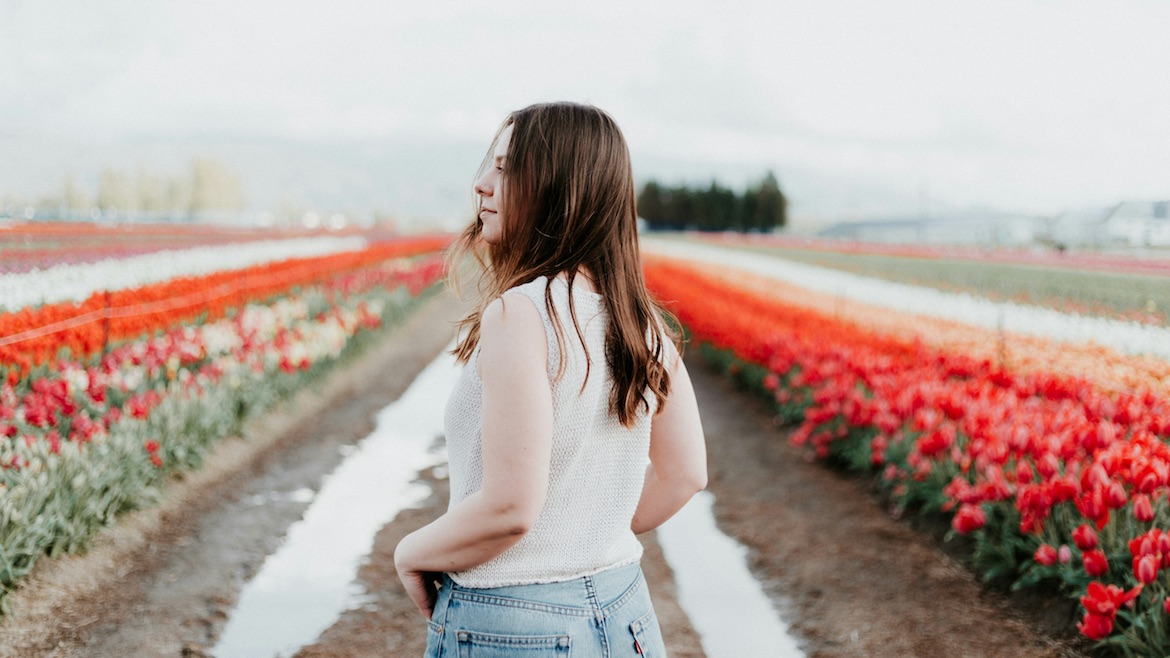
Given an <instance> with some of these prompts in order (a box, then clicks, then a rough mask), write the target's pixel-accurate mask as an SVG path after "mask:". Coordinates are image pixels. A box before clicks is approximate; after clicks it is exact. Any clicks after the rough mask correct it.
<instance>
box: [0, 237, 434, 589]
mask: <svg viewBox="0 0 1170 658" xmlns="http://www.w3.org/2000/svg"><path fill="white" fill-rule="evenodd" d="M416 247H420V248H419V249H416V250H415V251H423V250H424V249H422V248H421V247H422V245H416ZM427 250H429V249H427ZM442 269H443V263H442V259H441V257H438V256H430V257H424V258H422V259H421V260H420V259H419V258H415V259H413V260H411V259H406V258H398V259H394V260H387V259H385V258H383V259H382V260H381V262H374V263H368V264H367V265H366V266H365V267H362V268H357V269H355V268H347V269H346V270H344V271H341V272H339V273H334V274H332V275H331V276H328V277H324V278H322V277H321V276H319V275H318V277H317V280H318V282H317V283H315V284H313V285H304V286H300V287H298V288H296V289H292V288H290V286H287V285H286V287H285V289H284V291H283V292H284V294H282V295H280V296H276V297H274V296H273V295H274V294H276V293H275V292H274V291H272V290H269V291H267V293H266V297H267V298H268V301H267V303H246V304H243V305H240V306H238V307H236V308H235V309H232V312H231V313H228V314H226V315H224V314H220V315H218V316H215V317H212V316H205V317H202V318H200V319H198V320H197V321H194V322H187V323H183V324H175V323H173V322H167V323H162V324H160V325H158V330H157V331H155V330H154V329H155V328H151V330H150V331H147V332H146V333H144V334H140V335H139V336H138V337H135V338H133V339H130V340H126V341H123V342H120V343H119V344H117V345H115V346H113V347H112V348H111V349H109V350H107V352H106V353H105V354H103V355H100V356H99V355H95V356H94V357H93V358H59V359H57V360H56V361H55V362H54V363H53V365H52V367H51V368H46V369H44V370H39V371H38V372H37V373H36V374H35V376H33V377H29V378H24V379H21V380H19V381H18V382H16V383H15V384H14V383H4V384H0V604H2V602H3V594H4V593H6V592H7V591H10V590H11V589H12V588H13V587H14V586H15V584H16V583H17V582H18V581H19V579H20V578H21V577H22V576H24V575H25V574H27V573H28V572H29V570H31V568H32V567H33V565H34V563H35V562H36V560H37V559H38V558H39V557H40V556H42V555H44V554H46V553H47V554H49V555H56V554H60V553H65V552H72V551H75V550H77V549H78V548H79V547H81V546H83V545H84V544H85V542H86V541H87V539H88V538H89V537H91V536H92V534H93V532H94V531H95V530H96V529H97V528H99V527H100V526H102V525H105V524H108V523H110V522H111V521H112V520H113V519H114V518H115V517H116V516H117V515H118V514H119V513H121V512H123V511H125V510H129V509H135V508H139V507H142V506H146V505H150V504H151V503H153V502H154V501H156V500H157V499H158V497H159V495H160V491H161V489H160V487H161V485H162V484H163V483H164V481H165V479H166V477H167V476H169V475H170V474H172V473H175V472H177V471H181V470H186V469H190V468H194V467H197V466H198V465H199V463H200V462H201V460H202V459H203V458H204V456H205V455H206V454H207V453H208V452H209V450H210V449H211V447H212V446H213V445H214V444H215V442H216V441H218V440H219V439H222V438H223V437H225V436H229V435H231V434H233V433H236V432H238V431H239V430H240V428H241V426H242V423H243V422H244V420H246V419H247V418H248V417H250V416H252V415H253V414H254V413H256V412H257V411H260V410H262V409H265V408H267V407H269V406H270V405H271V404H272V403H273V402H274V401H276V400H279V399H281V398H282V397H284V396H286V395H287V394H288V393H289V392H291V391H292V390H295V389H296V388H298V387H300V386H302V385H303V384H304V383H305V382H306V381H308V380H310V379H312V378H314V377H317V376H318V375H319V374H320V373H321V372H323V371H324V370H325V369H327V368H329V367H330V366H331V365H332V364H334V363H337V362H338V361H339V359H342V358H344V356H345V355H346V354H349V353H352V352H353V351H354V350H356V349H358V348H359V347H360V346H361V345H362V344H363V343H364V342H366V341H367V340H368V337H369V336H370V335H372V334H371V333H370V331H369V330H372V329H376V328H378V327H381V326H385V325H386V324H389V323H393V322H396V321H397V320H398V319H400V318H401V317H402V316H403V315H404V314H405V313H407V312H408V311H409V309H410V308H411V307H412V305H413V303H414V301H415V300H416V299H418V298H419V296H420V294H422V293H423V292H424V291H425V290H427V289H430V287H431V284H433V283H434V282H435V281H436V280H437V279H438V278H439V277H440V276H441V273H442ZM163 326H165V328H161V327H163Z"/></svg>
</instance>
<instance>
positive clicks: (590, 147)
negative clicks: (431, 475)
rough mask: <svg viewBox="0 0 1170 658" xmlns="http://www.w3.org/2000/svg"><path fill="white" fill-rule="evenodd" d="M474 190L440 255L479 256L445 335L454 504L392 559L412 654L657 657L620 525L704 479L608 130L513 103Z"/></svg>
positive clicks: (696, 427)
mask: <svg viewBox="0 0 1170 658" xmlns="http://www.w3.org/2000/svg"><path fill="white" fill-rule="evenodd" d="M475 191H476V194H477V196H478V199H479V203H478V205H479V213H478V217H477V219H476V220H475V221H474V222H473V223H472V224H471V225H470V226H469V227H468V228H467V230H466V231H464V233H463V235H462V236H461V238H460V240H459V242H458V243H457V245H456V248H455V249H454V250H453V252H452V261H451V262H452V265H453V267H452V271H454V270H455V269H456V268H457V266H458V264H459V263H460V262H461V260H462V256H463V255H464V254H466V253H467V252H471V253H474V254H476V255H477V256H479V257H480V263H481V264H482V265H484V269H483V273H482V275H481V277H480V284H481V285H480V288H481V291H482V292H483V293H484V294H483V296H482V301H481V303H480V304H479V306H478V307H477V309H476V310H475V311H473V312H472V313H471V314H470V315H469V316H468V317H467V318H465V319H464V320H463V322H462V323H461V332H460V335H461V339H460V340H459V342H458V344H457V346H456V348H455V350H454V352H455V354H456V355H457V357H458V359H459V361H460V362H462V363H464V364H465V368H464V371H463V373H462V375H461V378H460V380H459V382H458V383H457V384H456V387H455V390H454V391H453V392H452V393H451V397H450V399H449V400H448V404H447V410H446V417H445V430H446V435H447V449H448V452H449V456H450V468H449V472H450V482H451V502H450V506H449V508H448V510H447V513H446V514H444V515H443V516H441V517H439V518H438V519H437V520H435V521H434V522H432V523H431V524H429V525H427V526H425V527H423V528H421V529H419V530H418V531H416V532H414V533H411V534H410V535H408V536H406V537H405V538H403V540H402V542H401V543H399V544H398V547H397V549H396V551H395V556H394V559H395V565H396V566H397V568H398V573H399V576H400V578H401V579H402V582H403V584H404V585H405V587H406V590H407V592H408V593H409V594H410V596H411V597H412V599H413V600H414V602H415V603H416V604H417V605H418V608H419V610H421V611H422V613H423V614H424V615H425V616H426V617H427V619H428V629H429V630H428V638H427V654H426V655H427V656H450V657H451V658H455V656H464V655H471V656H506V655H516V654H520V655H524V656H540V655H550V656H556V655H567V654H568V652H569V650H570V648H571V649H572V656H573V658H584V657H589V656H637V655H651V656H663V655H665V649H664V647H663V644H662V638H661V634H660V632H659V629H658V624H657V621H656V619H655V616H654V610H653V608H652V606H651V603H650V597H649V594H648V592H647V590H646V584H645V581H644V580H643V578H642V572H641V567H640V566H639V559H640V558H641V554H642V547H641V544H640V543H639V542H638V540H637V538H636V537H635V536H634V535H635V534H636V533H641V532H645V531H648V530H651V529H653V528H655V527H657V526H658V525H659V524H661V523H662V522H663V521H665V520H666V519H668V518H670V517H671V516H672V515H673V514H674V513H675V512H677V511H678V510H679V508H681V507H682V506H683V504H685V503H686V502H687V500H689V499H690V498H691V496H693V495H694V494H695V493H696V492H697V491H699V490H701V489H702V488H703V487H705V486H706V480H707V471H706V452H705V448H704V445H703V433H702V428H701V427H700V424H699V414H698V409H697V406H696V403H695V397H694V392H693V390H692V388H691V383H690V378H689V376H688V375H687V371H686V368H685V366H684V365H683V363H682V360H681V359H680V358H678V354H679V353H678V348H677V345H676V344H675V339H674V338H673V336H672V334H671V333H670V332H669V331H668V329H667V328H666V325H665V324H663V323H662V322H661V321H660V320H659V313H661V309H659V308H658V307H657V306H656V305H655V304H654V303H653V302H652V301H651V299H650V297H649V295H648V294H647V292H646V289H645V286H644V283H643V280H642V273H641V266H640V263H639V252H638V236H637V230H636V224H635V219H636V210H635V202H634V198H635V192H634V181H633V176H632V173H631V168H630V158H629V151H628V149H627V147H626V143H625V139H624V138H623V137H622V134H621V131H620V130H619V129H618V127H617V125H616V124H615V123H614V121H613V120H612V119H611V118H610V117H609V115H607V114H606V113H604V112H602V111H601V110H598V109H597V108H594V107H590V106H585V105H578V104H573V103H549V104H539V105H533V106H530V107H527V108H524V109H523V110H520V111H517V112H514V113H512V114H511V115H509V116H508V118H507V119H506V120H505V121H504V124H503V126H502V127H501V128H500V130H499V131H498V132H497V134H496V138H495V140H494V141H493V145H492V149H491V151H489V153H488V156H487V157H486V158H485V160H484V163H483V165H481V169H480V175H479V177H478V180H477V181H476V184H475ZM484 251H486V258H484V257H483V256H484V254H483V252H484Z"/></svg>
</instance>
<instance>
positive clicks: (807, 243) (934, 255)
mask: <svg viewBox="0 0 1170 658" xmlns="http://www.w3.org/2000/svg"><path fill="white" fill-rule="evenodd" d="M707 239H708V240H709V241H711V242H713V243H716V244H725V245H732V246H761V247H780V248H786V249H801V250H811V251H828V252H835V253H844V254H866V255H872V254H882V255H887V256H902V257H910V258H929V259H941V258H945V259H948V260H966V261H974V262H981V263H987V262H992V263H1013V264H1018V265H1042V266H1049V267H1062V268H1071V269H1079V270H1097V271H1101V272H1125V273H1130V274H1137V273H1141V274H1158V275H1163V274H1170V259H1167V258H1164V257H1163V258H1159V257H1146V258H1142V257H1134V256H1132V255H1128V254H1109V253H1101V252H1064V251H1053V250H1051V249H1045V250H1037V249H1023V248H1009V247H994V248H992V247H970V246H961V245H942V244H936V245H928V244H888V243H880V242H863V241H859V240H830V239H825V238H801V237H793V236H779V235H742V234H730V233H725V234H713V235H710V236H708V237H707Z"/></svg>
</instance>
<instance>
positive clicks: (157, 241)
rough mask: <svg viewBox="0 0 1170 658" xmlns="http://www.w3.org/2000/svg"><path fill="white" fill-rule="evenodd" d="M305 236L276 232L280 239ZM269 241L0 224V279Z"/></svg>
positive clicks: (135, 226)
mask: <svg viewBox="0 0 1170 658" xmlns="http://www.w3.org/2000/svg"><path fill="white" fill-rule="evenodd" d="M310 235H311V234H310V233H309V232H307V231H299V232H293V231H287V230H285V231H281V232H280V236H281V237H285V238H295V237H309V236H310ZM273 236H274V231H273V229H271V228H265V227H254V228H253V227H237V226H210V225H207V224H145V223H144V224H139V223H94V222H57V221H53V222H29V221H20V222H7V221H4V220H0V275H2V274H11V273H17V272H30V271H33V270H38V271H44V270H48V269H50V268H53V267H56V266H59V265H64V264H69V265H76V264H81V263H94V262H97V261H100V260H108V259H111V258H128V257H130V256H137V255H141V254H148V253H151V252H157V251H164V250H171V251H173V250H182V249H190V248H192V247H208V246H213V245H224V246H230V245H232V244H236V243H240V242H258V241H263V240H271V239H273ZM363 237H366V236H363Z"/></svg>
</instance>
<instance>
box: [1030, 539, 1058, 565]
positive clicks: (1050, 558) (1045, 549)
mask: <svg viewBox="0 0 1170 658" xmlns="http://www.w3.org/2000/svg"><path fill="white" fill-rule="evenodd" d="M1032 559H1033V560H1035V561H1036V563H1037V564H1040V565H1043V566H1045V567H1051V566H1052V565H1054V564H1056V549H1055V548H1053V547H1052V546H1050V545H1048V544H1040V548H1037V549H1036V552H1035V553H1033V554H1032Z"/></svg>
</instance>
